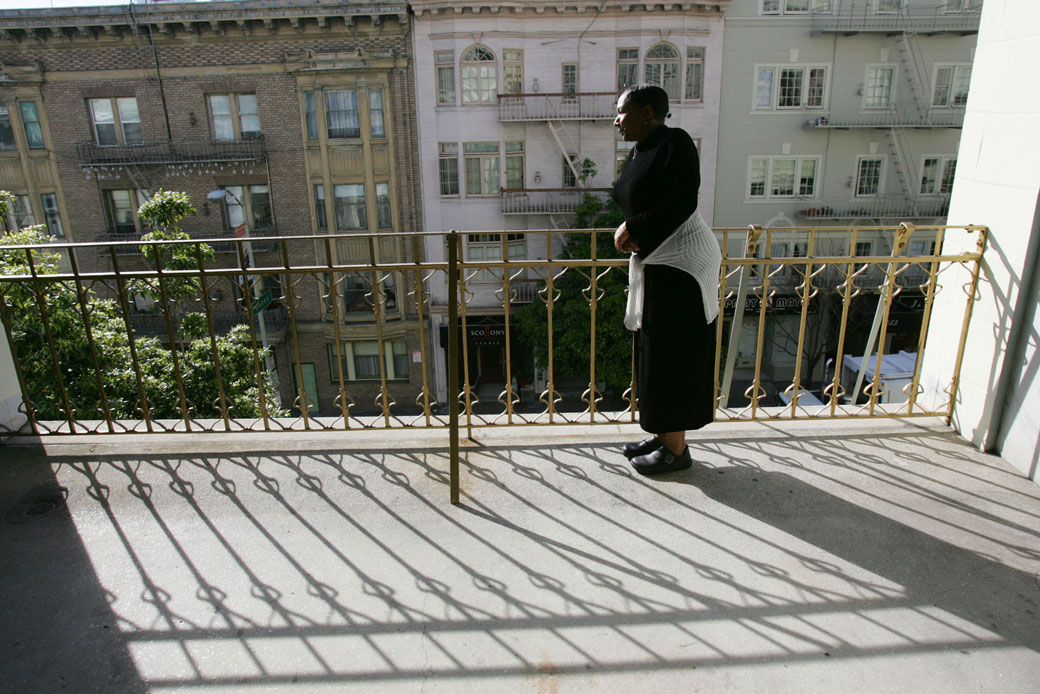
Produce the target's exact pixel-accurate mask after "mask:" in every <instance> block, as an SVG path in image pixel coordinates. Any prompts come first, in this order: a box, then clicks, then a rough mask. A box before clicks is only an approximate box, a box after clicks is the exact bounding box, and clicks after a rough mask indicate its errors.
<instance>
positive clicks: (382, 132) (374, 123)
mask: <svg viewBox="0 0 1040 694" xmlns="http://www.w3.org/2000/svg"><path fill="white" fill-rule="evenodd" d="M383 111H384V109H383V90H382V89H369V90H368V124H369V130H371V131H372V137H386V126H385V124H384V123H383Z"/></svg>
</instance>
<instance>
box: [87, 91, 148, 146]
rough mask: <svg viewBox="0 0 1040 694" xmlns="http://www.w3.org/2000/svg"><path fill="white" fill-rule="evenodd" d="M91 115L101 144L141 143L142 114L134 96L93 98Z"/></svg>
mask: <svg viewBox="0 0 1040 694" xmlns="http://www.w3.org/2000/svg"><path fill="white" fill-rule="evenodd" d="M90 116H91V119H92V122H93V124H94V137H95V139H96V140H97V143H98V144H99V145H119V144H127V145H139V144H141V142H142V140H141V116H140V114H139V113H138V112H137V99H135V98H134V97H126V98H116V99H91V100H90Z"/></svg>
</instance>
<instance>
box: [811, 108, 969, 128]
mask: <svg viewBox="0 0 1040 694" xmlns="http://www.w3.org/2000/svg"><path fill="white" fill-rule="evenodd" d="M963 125H964V109H963V108H960V109H958V108H949V109H947V108H944V109H938V108H924V107H919V106H916V105H914V104H900V105H898V106H896V107H894V108H886V109H865V108H858V109H855V108H854V109H841V110H835V109H832V110H831V111H830V112H829V113H827V114H826V115H822V116H816V117H815V118H810V119H809V120H807V121H806V122H805V127H807V128H832V129H843V130H848V129H851V128H960V127H962V126H963Z"/></svg>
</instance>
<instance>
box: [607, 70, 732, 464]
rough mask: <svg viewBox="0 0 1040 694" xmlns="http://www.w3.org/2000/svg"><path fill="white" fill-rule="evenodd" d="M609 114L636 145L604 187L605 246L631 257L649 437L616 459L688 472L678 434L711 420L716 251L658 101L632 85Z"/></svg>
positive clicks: (685, 155)
mask: <svg viewBox="0 0 1040 694" xmlns="http://www.w3.org/2000/svg"><path fill="white" fill-rule="evenodd" d="M617 112H618V115H617V118H616V119H615V120H614V125H615V127H617V129H618V131H619V132H620V134H621V136H622V137H623V138H624V139H625V140H626V141H629V142H632V141H634V142H635V143H636V144H635V146H634V147H633V148H632V151H631V153H630V154H629V158H628V160H627V161H626V162H625V167H624V169H623V170H622V172H621V176H620V178H619V179H618V181H617V183H616V184H615V186H614V194H613V196H614V201H615V202H616V203H617V204H618V207H620V208H621V211H622V213H623V214H624V215H625V221H624V222H623V223H622V224H621V226H619V227H618V229H617V232H615V234H614V245H615V246H616V247H617V249H618V250H619V251H622V252H630V253H634V254H635V257H634V258H633V260H632V261H631V264H630V276H629V311H628V314H627V315H626V319H625V323H626V325H627V326H628V327H629V328H630V329H633V330H637V333H636V359H637V367H636V392H637V395H638V402H639V424H640V426H641V427H642V428H643V429H644V430H645V431H647V432H649V433H651V434H653V436H651V437H649V438H647V439H645V440H644V441H641V442H639V443H631V444H628V445H626V446H625V448H624V454H625V456H626V457H628V458H630V459H631V461H632V465H633V466H634V467H635V469H636V470H637V471H639V472H641V473H643V474H657V473H661V472H670V471H673V470H682V469H684V468H687V467H689V466H690V465H691V460H690V452H689V448H688V447H687V445H686V431H687V430H691V429H699V428H701V427H703V426H704V425H705V424H708V423H709V422H711V421H712V419H713V416H714V404H715V386H714V383H715V333H716V331H715V319H716V317H717V314H718V280H719V265H720V261H721V253H720V251H719V247H718V243H717V242H716V241H715V238H714V236H713V235H712V233H711V230H710V229H708V228H707V226H706V225H704V222H703V220H702V219H701V218H700V215H699V214H698V213H697V191H698V188H699V187H700V162H699V159H698V156H697V149H696V147H695V146H694V144H693V141H692V140H691V139H690V136H689V135H688V134H686V132H685V131H684V130H681V129H679V128H670V127H668V126H667V125H665V124H664V120H665V118H667V116H668V95H667V94H666V93H665V91H664V90H663V89H661V88H660V87H656V86H653V85H639V86H637V87H632V88H629V89H628V90H626V91H625V92H624V93H623V94H622V95H621V98H619V99H618V103H617ZM640 276H641V277H642V283H641V289H642V292H641V297H642V301H641V302H640V301H639V298H640V292H639V289H640V286H639V284H640V283H639V279H640ZM640 310H641V313H642V315H641V316H639V315H638V314H639V312H640Z"/></svg>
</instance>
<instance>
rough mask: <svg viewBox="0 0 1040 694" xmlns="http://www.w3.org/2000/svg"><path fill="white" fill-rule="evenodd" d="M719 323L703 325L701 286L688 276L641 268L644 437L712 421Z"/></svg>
mask: <svg viewBox="0 0 1040 694" xmlns="http://www.w3.org/2000/svg"><path fill="white" fill-rule="evenodd" d="M717 320H718V319H717V318H716V319H715V321H712V322H711V323H705V322H704V304H703V303H702V301H701V290H700V285H699V284H697V280H695V279H694V278H693V277H692V276H691V275H690V274H689V273H687V272H684V271H683V270H680V269H678V268H674V267H670V266H668V265H647V266H645V267H644V268H643V321H642V327H641V329H640V330H639V331H638V332H637V333H636V395H637V397H638V404H639V425H640V426H641V427H642V428H643V430H644V431H647V432H650V433H651V434H665V433H669V432H674V431H689V430H692V429H700V428H701V427H703V426H704V425H705V424H709V423H710V422H711V421H712V419H713V417H714V406H715V338H716V321H717Z"/></svg>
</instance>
